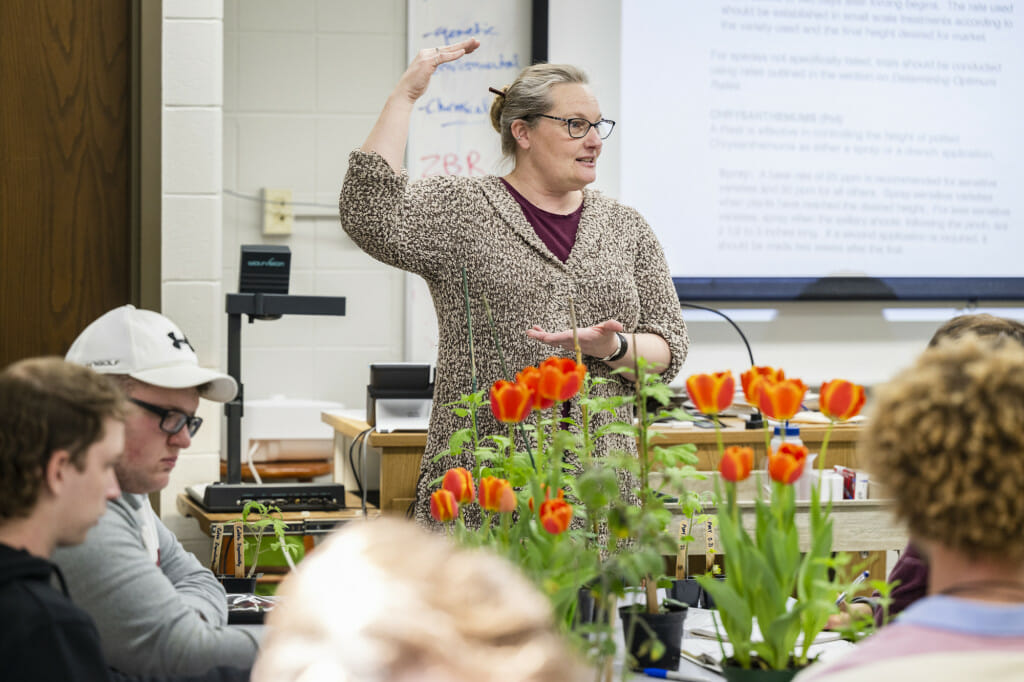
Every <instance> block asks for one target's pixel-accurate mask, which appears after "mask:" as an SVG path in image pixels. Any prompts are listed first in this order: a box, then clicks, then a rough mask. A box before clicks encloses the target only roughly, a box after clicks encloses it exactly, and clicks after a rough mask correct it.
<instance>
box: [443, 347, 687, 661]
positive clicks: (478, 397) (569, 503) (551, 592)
mask: <svg viewBox="0 0 1024 682" xmlns="http://www.w3.org/2000/svg"><path fill="white" fill-rule="evenodd" d="M578 357H579V355H577V358H578ZM633 375H634V392H633V395H629V396H613V397H594V396H592V395H591V388H592V387H593V386H595V385H598V384H599V382H603V381H610V380H609V379H602V378H597V379H594V378H592V377H589V376H588V375H587V373H586V367H585V365H583V364H582V363H580V362H578V361H574V360H573V359H571V358H558V357H552V358H548V359H547V360H545V361H544V362H543V363H541V364H540V365H539V366H537V367H527V368H524V369H523V370H522V371H520V372H519V373H518V374H517V375H516V377H515V381H498V382H495V384H494V385H493V386H492V387H491V388H490V390H489V392H488V393H487V394H485V393H484V392H482V391H481V392H478V393H475V394H470V395H464V396H462V398H461V400H460V401H459V402H458V403H457V404H456V405H454V406H453V408H454V409H455V410H456V413H457V414H459V415H460V416H463V417H465V418H467V419H468V420H469V421H470V425H469V426H468V427H467V428H466V429H464V430H463V431H460V432H459V433H457V434H456V435H455V436H454V437H453V438H452V452H453V453H459V452H461V451H462V449H463V447H464V446H468V447H469V448H470V449H471V450H472V451H473V453H474V456H475V466H474V467H473V470H472V471H470V470H468V469H451V470H449V471H448V472H446V473H445V475H444V476H443V477H442V478H440V479H438V480H437V481H435V482H434V483H435V485H439V488H438V490H436V491H435V492H434V493H433V494H432V495H431V499H430V503H431V514H432V515H433V517H434V518H435V519H436V520H438V521H442V522H446V523H450V524H451V525H450V526H449V528H450V532H451V533H452V535H453V537H454V538H455V539H456V540H457V541H458V542H460V543H463V544H469V545H474V546H486V547H489V548H492V549H494V550H495V551H498V552H499V553H501V554H503V555H505V556H506V557H508V558H509V559H511V560H512V561H513V563H515V564H517V565H518V566H520V567H521V568H522V570H523V571H524V573H525V574H526V575H527V576H528V577H529V578H531V579H532V580H533V581H534V583H535V584H537V586H538V587H539V588H540V589H541V590H542V591H543V592H544V593H545V594H547V596H548V597H549V599H550V600H551V604H552V608H553V611H554V613H555V614H556V616H557V618H558V620H559V622H560V623H561V624H562V625H563V628H564V630H565V632H566V634H567V635H568V636H569V637H570V639H572V640H573V641H574V642H575V643H576V644H577V645H578V646H579V648H580V650H581V651H583V652H584V653H585V654H586V655H587V656H588V657H589V658H590V660H592V661H593V662H594V663H595V664H596V665H597V666H598V667H599V668H600V669H602V670H603V671H604V674H606V675H610V670H611V665H610V663H611V660H612V658H613V656H614V654H615V648H614V647H615V645H614V641H615V639H614V637H613V636H612V627H613V626H614V616H615V614H616V612H617V611H616V609H615V604H616V601H617V600H618V599H620V598H622V597H623V596H624V595H625V592H626V588H627V586H639V585H641V584H643V585H645V592H644V595H645V596H644V599H643V602H644V604H643V606H642V608H637V609H633V608H629V609H627V611H628V613H627V614H626V615H627V617H628V620H627V631H626V634H627V637H628V639H630V640H632V641H633V642H634V643H635V644H636V647H637V650H638V652H640V653H642V654H644V655H646V656H648V657H649V659H652V660H653V659H660V660H661V661H662V662H664V661H665V659H664V658H663V657H664V656H665V652H666V651H669V650H670V648H671V647H674V648H675V650H676V651H675V653H676V656H678V647H679V644H680V642H681V639H682V632H681V625H682V616H680V615H679V614H680V612H682V613H683V614H685V605H680V604H676V605H675V609H676V615H673V616H669V617H668V620H673V621H676V622H677V623H678V629H677V635H670V636H669V637H668V641H667V642H661V641H660V640H658V639H657V638H656V637H655V636H653V635H656V634H657V632H658V630H659V628H660V625H652V624H651V622H650V621H649V620H645V619H647V618H648V617H649V616H654V617H655V618H654V619H652V620H657V618H656V617H657V616H659V615H665V614H666V613H668V612H670V611H671V608H670V607H671V605H668V604H662V603H659V600H658V598H657V593H656V590H657V587H658V586H659V584H660V585H661V586H667V585H669V584H670V581H669V579H668V578H667V577H666V576H665V575H664V566H665V564H664V556H665V555H666V554H668V555H671V554H674V553H675V550H676V545H675V542H674V540H673V538H672V536H671V534H670V533H669V532H668V526H669V523H670V520H671V516H672V515H671V512H670V511H669V510H668V509H667V508H666V506H665V501H664V499H665V495H664V494H663V492H662V489H666V488H669V487H671V488H672V489H675V490H679V489H681V488H682V487H683V483H684V481H685V480H686V479H687V478H689V477H692V476H694V475H695V471H694V469H693V464H694V463H695V462H696V456H695V454H694V452H695V447H694V446H692V445H674V446H669V447H663V446H660V445H658V444H657V442H656V440H655V436H654V434H652V432H651V431H650V426H651V424H652V423H653V422H654V421H655V420H656V419H660V418H664V417H667V416H672V417H675V418H680V419H685V418H687V417H686V415H685V414H684V413H682V411H680V410H668V409H659V410H658V411H657V412H654V413H652V412H649V411H648V410H647V408H646V405H647V402H648V399H651V400H653V402H654V403H656V404H659V405H662V406H664V405H667V404H668V402H669V397H670V389H669V387H668V386H666V385H664V384H662V383H661V381H660V380H659V379H658V377H657V376H656V375H654V374H653V373H650V372H649V371H647V364H646V362H645V361H644V360H643V359H639V360H638V361H637V363H636V365H635V366H634V367H633ZM611 380H614V379H611ZM581 391H582V395H580V397H579V400H580V402H581V407H582V415H583V416H582V422H583V423H582V424H573V426H576V427H577V428H576V429H575V430H574V431H569V430H566V429H564V428H562V424H563V422H564V421H565V420H564V419H563V418H561V416H560V414H561V404H562V403H563V402H564V401H565V400H569V399H571V398H573V397H575V396H577V394H579V393H580V392H581ZM488 402H489V406H490V408H491V410H492V413H493V414H494V416H495V418H496V419H497V420H498V421H499V422H502V423H505V424H507V425H508V429H509V431H508V435H501V436H491V437H487V438H480V437H479V436H478V435H477V433H476V429H475V426H474V425H475V418H474V415H475V414H476V411H477V410H479V409H484V408H485V406H486V405H487V404H488ZM626 404H631V405H635V409H636V414H637V419H636V422H635V423H627V422H622V421H612V422H610V423H608V424H605V425H603V426H601V427H600V428H596V429H592V428H591V424H590V418H591V415H595V414H597V413H599V412H601V411H611V412H615V411H616V410H617V409H618V408H621V407H622V406H623V405H626ZM531 416H532V417H533V420H532V422H533V423H526V422H527V420H528V418H529V417H531ZM517 429H521V433H524V434H526V435H527V436H528V437H527V438H525V439H521V440H520V442H523V441H524V440H525V442H527V443H529V444H530V445H529V447H527V448H525V449H519V448H517V447H516V440H515V437H514V436H515V430H517ZM613 435H615V436H618V437H622V436H624V435H625V436H629V437H632V438H635V439H636V442H637V444H638V450H639V456H638V457H635V456H629V455H628V454H627V453H625V452H621V453H618V454H614V453H613V454H612V455H610V456H607V457H600V458H598V457H593V456H592V452H593V449H594V444H595V443H596V442H597V440H598V439H600V438H604V437H609V436H613ZM569 452H572V453H574V454H575V455H576V458H575V459H576V460H577V461H578V462H579V467H578V469H576V470H573V471H569V470H567V467H566V466H565V456H566V454H567V453H569ZM445 454H448V453H445ZM655 468H658V469H660V470H661V472H662V477H661V482H660V483H659V484H657V485H655V484H654V483H653V482H652V481H653V479H652V477H651V475H650V474H651V472H652V470H653V469H655ZM622 471H627V472H630V473H631V474H633V476H635V480H636V481H637V485H636V487H635V488H633V489H632V490H631V491H628V492H629V493H631V494H627V495H625V496H624V495H623V492H622V488H621V486H620V482H619V479H620V473H619V472H622ZM636 501H639V505H638V504H636ZM467 518H475V519H477V523H467V522H466V519H467ZM581 587H583V588H585V593H586V594H587V595H588V596H592V598H593V601H594V605H595V612H596V613H597V614H598V617H597V618H596V619H587V618H579V617H577V609H578V608H579V604H580V596H579V595H580V588H581ZM637 613H642V614H644V615H642V616H640V617H637V618H634V617H633V616H634V615H635V614H637ZM662 667H669V665H668V664H667V663H662Z"/></svg>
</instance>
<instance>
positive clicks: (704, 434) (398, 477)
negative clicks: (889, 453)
mask: <svg viewBox="0 0 1024 682" xmlns="http://www.w3.org/2000/svg"><path fill="white" fill-rule="evenodd" d="M321 420H322V421H323V422H324V423H326V424H329V425H330V426H331V427H332V428H333V429H334V431H335V449H336V450H337V449H338V448H339V447H340V446H339V441H343V440H346V439H347V440H349V441H351V440H352V439H354V438H356V437H357V436H359V435H360V434H362V433H363V432H364V431H366V430H368V429H369V428H370V426H369V424H367V423H366V422H365V421H363V420H362V419H358V418H355V417H349V416H342V415H340V414H336V413H331V412H323V413H322V414H321ZM725 421H726V424H727V425H728V426H727V428H725V429H723V430H722V441H723V443H724V444H725V445H726V446H727V447H728V446H729V445H749V446H751V447H753V448H754V457H755V464H754V465H755V467H763V466H764V455H765V452H764V432H763V431H762V430H760V429H757V430H751V431H747V430H745V429H743V428H742V427H741V426H740V422H739V420H725ZM655 430H656V431H657V432H658V433H659V438H658V440H657V443H658V444H664V445H672V444H676V443H694V444H695V445H696V446H697V456H698V457H699V458H700V461H699V462H698V463H697V465H696V467H697V469H699V470H702V471H713V470H715V469H717V462H718V446H717V444H716V442H717V441H716V436H715V431H714V429H701V428H697V427H694V426H690V427H687V428H674V427H666V426H656V427H655ZM825 431H826V427H824V426H821V425H801V427H800V438H801V440H803V442H804V444H805V445H806V446H807V447H808V448H809V449H810V451H811V452H818V451H819V450H820V449H821V442H822V439H823V438H824V436H825ZM859 433H860V427H859V426H856V425H837V426H836V427H835V428H834V429H833V430H832V436H831V438H830V439H829V446H828V452H827V457H828V462H827V463H826V464H827V466H832V465H834V464H841V465H843V466H849V467H854V468H855V467H856V466H857V461H856V452H855V446H856V440H857V435H858V434H859ZM367 439H368V444H369V446H370V447H372V448H376V449H378V450H379V451H380V508H381V510H382V511H385V512H390V511H395V512H400V513H404V512H405V510H406V509H407V508H408V506H409V504H410V503H411V502H412V501H413V499H414V498H415V497H416V482H417V480H418V479H419V475H420V461H421V460H422V459H423V449H424V448H425V447H426V444H427V433H426V431H411V432H394V433H376V432H374V433H371V434H369V436H367ZM341 468H342V467H339V466H338V463H337V462H336V464H335V475H336V476H337V475H339V473H338V472H339V471H340V470H341Z"/></svg>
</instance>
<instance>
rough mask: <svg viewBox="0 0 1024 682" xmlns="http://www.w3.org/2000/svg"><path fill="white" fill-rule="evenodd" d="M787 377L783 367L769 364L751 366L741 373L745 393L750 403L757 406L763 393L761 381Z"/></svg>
mask: <svg viewBox="0 0 1024 682" xmlns="http://www.w3.org/2000/svg"><path fill="white" fill-rule="evenodd" d="M785 378H786V373H785V372H784V371H782V369H775V368H773V367H767V366H759V367H751V368H750V369H748V370H747V371H746V372H744V373H743V374H741V375H740V382H741V383H742V384H743V395H744V396H745V397H746V399H747V402H748V403H750V404H751V405H754V406H757V405H758V396H760V394H761V382H763V381H769V382H776V381H782V380H783V379H785Z"/></svg>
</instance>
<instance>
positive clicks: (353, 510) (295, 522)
mask: <svg viewBox="0 0 1024 682" xmlns="http://www.w3.org/2000/svg"><path fill="white" fill-rule="evenodd" d="M175 504H176V506H177V508H178V513H179V514H181V515H182V516H190V517H192V518H194V519H195V520H196V522H197V523H199V530H201V531H203V532H204V533H206V534H207V535H209V534H210V524H212V523H228V522H231V521H236V520H238V518H239V517H240V516H241V515H242V514H241V512H211V511H206V510H205V509H203V508H202V507H201V506H200V505H199V503H197V502H196V501H195V500H194V499H192V497H191V496H189V495H188V494H187V493H182V494H180V495H178V498H177V500H176V501H175ZM361 504H362V502H361V501H360V499H359V498H358V497H357V496H355V495H352V494H351V493H345V505H346V508H345V509H338V510H336V511H286V512H282V513H281V515H282V517H283V518H284V520H285V521H286V522H287V523H288V525H289V532H293V531H294V532H296V533H299V532H301V533H302V534H304V535H322V534H324V533H327V532H329V531H330V530H331V528H333V527H334V526H335V525H337V524H339V523H344V522H346V521H360V520H362V519H363V512H362V509H360V505H361ZM377 516H380V512H379V511H378V510H376V509H367V510H366V518H368V519H372V518H375V517H377Z"/></svg>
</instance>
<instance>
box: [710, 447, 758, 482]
mask: <svg viewBox="0 0 1024 682" xmlns="http://www.w3.org/2000/svg"><path fill="white" fill-rule="evenodd" d="M753 468H754V449H753V448H749V447H741V446H739V445H730V446H729V447H727V448H726V449H725V452H724V453H722V461H721V462H720V463H719V465H718V473H720V474H721V475H722V478H724V479H725V480H727V481H731V482H732V483H737V482H739V481H744V480H746V479H747V477H748V476H750V470H751V469H753Z"/></svg>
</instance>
